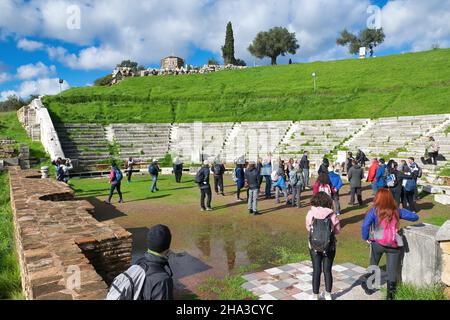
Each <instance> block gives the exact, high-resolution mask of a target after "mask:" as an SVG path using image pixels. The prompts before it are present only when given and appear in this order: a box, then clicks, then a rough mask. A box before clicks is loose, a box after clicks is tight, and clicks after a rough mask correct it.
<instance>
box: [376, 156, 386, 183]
mask: <svg viewBox="0 0 450 320" xmlns="http://www.w3.org/2000/svg"><path fill="white" fill-rule="evenodd" d="M387 171H388V170H387V166H386V161H385V160H384V159H383V158H381V159H380V161H379V165H378V169H377V173H376V176H375V180H376V185H377V191H378V189H381V188H386V187H387V185H386V176H387Z"/></svg>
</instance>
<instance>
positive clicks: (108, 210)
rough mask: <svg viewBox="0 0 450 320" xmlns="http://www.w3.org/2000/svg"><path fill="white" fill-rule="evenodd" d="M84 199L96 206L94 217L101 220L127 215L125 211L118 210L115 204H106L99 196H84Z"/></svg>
mask: <svg viewBox="0 0 450 320" xmlns="http://www.w3.org/2000/svg"><path fill="white" fill-rule="evenodd" d="M83 200H86V201H88V202H89V203H90V204H92V205H93V206H94V214H93V217H94V218H95V219H96V220H98V221H99V222H103V221H107V220H112V219H116V218H119V217H124V216H126V214H125V213H123V212H122V211H120V210H118V209H117V208H116V207H115V206H113V205H110V204H106V203H104V202H103V201H101V200H99V199H97V198H84V199H83Z"/></svg>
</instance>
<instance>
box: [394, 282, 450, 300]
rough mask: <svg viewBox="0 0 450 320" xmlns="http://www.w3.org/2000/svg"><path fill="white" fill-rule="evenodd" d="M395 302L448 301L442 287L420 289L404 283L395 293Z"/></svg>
mask: <svg viewBox="0 0 450 320" xmlns="http://www.w3.org/2000/svg"><path fill="white" fill-rule="evenodd" d="M395 300H448V299H447V297H446V295H445V293H444V287H443V286H441V285H434V286H428V287H424V288H418V287H415V286H413V285H411V284H405V283H402V284H400V285H399V286H398V288H397V291H396V293H395Z"/></svg>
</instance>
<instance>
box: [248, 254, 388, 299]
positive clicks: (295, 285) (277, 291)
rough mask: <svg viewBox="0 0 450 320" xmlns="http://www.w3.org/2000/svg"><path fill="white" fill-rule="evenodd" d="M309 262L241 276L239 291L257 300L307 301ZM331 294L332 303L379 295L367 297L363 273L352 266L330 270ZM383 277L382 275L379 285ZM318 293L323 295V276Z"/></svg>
mask: <svg viewBox="0 0 450 320" xmlns="http://www.w3.org/2000/svg"><path fill="white" fill-rule="evenodd" d="M312 271H313V269H312V265H311V261H304V262H301V263H291V264H288V265H285V266H280V267H276V268H271V269H267V270H264V271H261V272H257V273H251V274H246V275H244V276H243V278H244V279H245V280H247V281H248V282H246V283H244V284H243V285H242V288H244V289H246V290H248V291H251V292H252V293H253V294H254V295H256V296H257V297H259V299H260V300H309V299H310V298H311V296H312ZM332 273H333V292H332V296H333V299H335V300H378V299H380V298H381V293H380V291H376V292H375V293H374V294H372V295H367V294H366V293H365V291H364V289H363V288H362V286H361V284H362V282H363V279H364V275H365V274H366V269H365V268H363V267H360V266H357V265H355V264H352V263H344V264H339V265H335V266H333V271H332ZM385 277H386V274H385V273H384V272H382V279H383V281H382V284H384V283H385V281H384V279H385ZM320 283H321V288H320V292H323V291H325V287H324V283H325V281H324V278H323V274H322V276H321V282H320Z"/></svg>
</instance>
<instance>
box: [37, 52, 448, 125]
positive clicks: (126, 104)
mask: <svg viewBox="0 0 450 320" xmlns="http://www.w3.org/2000/svg"><path fill="white" fill-rule="evenodd" d="M449 61H450V49H439V50H433V51H428V52H420V53H410V54H402V55H393V56H387V57H381V58H373V59H367V60H356V59H352V60H340V61H332V62H315V63H307V64H295V65H283V66H273V67H272V66H269V67H258V68H249V69H246V70H236V71H224V72H218V73H214V74H207V75H189V76H178V77H175V76H167V77H145V78H130V79H127V80H125V81H123V82H122V83H120V84H118V85H115V86H112V87H83V88H73V89H70V90H67V91H65V92H64V93H63V94H62V96H61V97H59V96H53V97H47V98H46V99H45V100H44V102H45V104H46V105H47V106H48V107H49V109H50V112H51V114H52V117H53V118H54V119H55V120H56V121H58V120H60V121H63V122H67V123H76V122H87V123H89V122H90V123H118V122H193V121H254V120H307V119H333V118H366V117H368V118H378V117H383V116H406V115H419V114H436V113H448V112H450V105H449V101H450V89H449V87H450V64H449ZM312 72H316V73H317V76H318V77H317V85H318V91H317V92H316V93H314V92H313V80H312V77H311V74H312Z"/></svg>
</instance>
